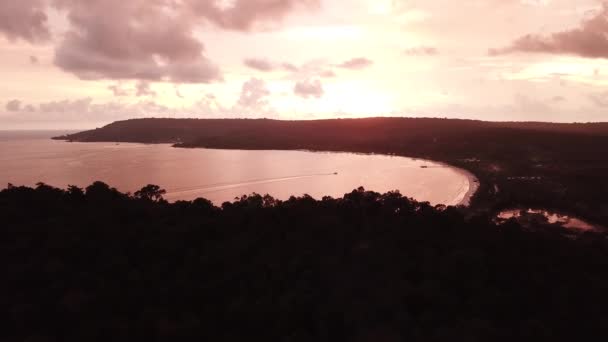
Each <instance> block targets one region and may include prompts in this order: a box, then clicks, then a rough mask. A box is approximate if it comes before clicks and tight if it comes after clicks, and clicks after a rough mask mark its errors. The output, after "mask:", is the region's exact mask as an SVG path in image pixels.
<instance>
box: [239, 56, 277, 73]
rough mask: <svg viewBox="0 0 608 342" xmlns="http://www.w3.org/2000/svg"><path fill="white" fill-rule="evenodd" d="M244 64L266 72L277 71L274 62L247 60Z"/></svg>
mask: <svg viewBox="0 0 608 342" xmlns="http://www.w3.org/2000/svg"><path fill="white" fill-rule="evenodd" d="M243 64H245V65H246V66H248V67H249V68H251V69H255V70H258V71H264V72H269V71H273V70H274V69H275V66H274V64H273V63H272V62H270V61H268V60H266V59H262V58H247V59H245V60H244V61H243Z"/></svg>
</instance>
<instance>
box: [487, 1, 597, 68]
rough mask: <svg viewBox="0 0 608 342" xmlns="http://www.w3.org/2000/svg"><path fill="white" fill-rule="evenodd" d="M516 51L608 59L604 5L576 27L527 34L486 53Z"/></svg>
mask: <svg viewBox="0 0 608 342" xmlns="http://www.w3.org/2000/svg"><path fill="white" fill-rule="evenodd" d="M517 52H525V53H548V54H566V55H576V56H580V57H587V58H608V2H607V3H604V4H603V7H602V9H601V10H598V11H597V12H595V13H594V15H593V16H592V17H591V18H588V19H585V20H583V22H582V23H581V25H580V27H578V28H574V29H570V30H566V31H561V32H556V33H552V34H550V35H537V34H528V35H525V36H523V37H520V38H518V39H516V40H515V41H514V42H513V43H511V45H509V46H507V47H504V48H499V49H490V50H488V54H489V55H491V56H497V55H505V54H512V53H517Z"/></svg>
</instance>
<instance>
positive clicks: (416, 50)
mask: <svg viewBox="0 0 608 342" xmlns="http://www.w3.org/2000/svg"><path fill="white" fill-rule="evenodd" d="M403 54H404V55H406V56H435V55H438V54H439V50H437V48H434V47H431V46H416V47H411V48H407V49H405V50H403Z"/></svg>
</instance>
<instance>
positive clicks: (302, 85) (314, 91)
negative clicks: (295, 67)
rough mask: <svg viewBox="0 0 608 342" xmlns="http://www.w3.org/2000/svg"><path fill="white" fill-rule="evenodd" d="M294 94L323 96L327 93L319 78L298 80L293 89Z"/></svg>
mask: <svg viewBox="0 0 608 342" xmlns="http://www.w3.org/2000/svg"><path fill="white" fill-rule="evenodd" d="M293 92H294V94H296V95H297V96H299V97H302V98H305V99H307V98H321V97H322V96H323V94H324V93H325V92H324V91H323V85H322V84H321V81H319V80H306V81H301V82H296V85H295V87H294V89H293Z"/></svg>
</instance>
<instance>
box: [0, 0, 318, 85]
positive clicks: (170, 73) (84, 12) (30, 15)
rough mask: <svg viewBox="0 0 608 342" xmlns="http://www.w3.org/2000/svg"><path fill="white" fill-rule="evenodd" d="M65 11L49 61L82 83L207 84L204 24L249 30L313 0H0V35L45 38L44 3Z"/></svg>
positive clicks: (212, 72)
mask: <svg viewBox="0 0 608 342" xmlns="http://www.w3.org/2000/svg"><path fill="white" fill-rule="evenodd" d="M47 4H51V5H52V6H53V7H54V8H55V9H57V10H58V11H60V12H61V13H64V14H66V17H67V21H68V28H67V32H66V34H65V35H64V36H63V38H62V39H61V40H60V41H59V43H58V45H57V46H56V47H55V59H54V62H55V64H56V65H57V66H58V67H59V68H61V69H62V70H64V71H66V72H70V73H72V74H75V75H76V76H78V77H79V78H81V79H87V80H97V79H115V80H122V79H125V80H129V79H133V80H145V81H168V82H174V83H210V82H214V81H221V80H222V74H221V71H220V69H219V67H218V66H217V65H215V64H214V63H212V62H211V61H210V60H209V59H208V58H207V57H206V54H205V48H204V46H203V44H202V43H201V42H200V41H199V40H198V39H197V38H196V37H195V34H194V31H195V29H196V28H197V27H199V26H200V25H202V24H205V23H210V24H212V25H215V26H218V27H220V28H223V29H229V30H240V31H249V30H253V29H255V28H256V27H258V24H266V23H274V22H279V21H281V19H283V18H284V17H285V16H286V15H288V14H289V13H290V12H291V11H294V10H296V9H298V8H309V9H313V8H318V7H319V4H320V0H235V1H226V2H220V1H211V0H87V1H82V0H0V34H4V35H5V36H6V37H8V38H9V39H11V40H16V39H24V40H27V41H30V42H38V41H44V40H48V39H49V38H50V33H49V30H48V27H47V15H46V14H45V11H46V9H47V8H46V5H47Z"/></svg>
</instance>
